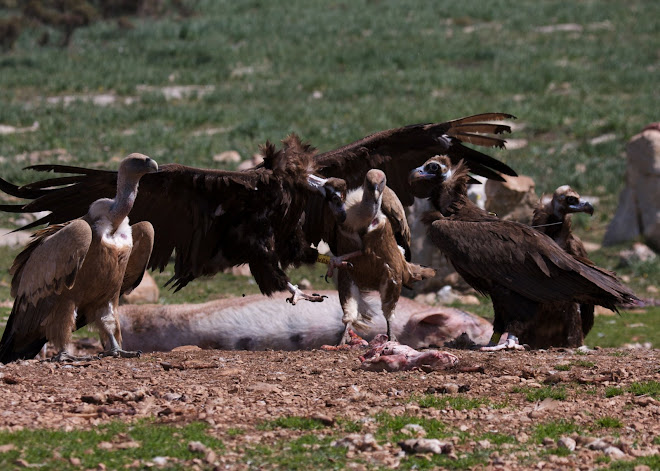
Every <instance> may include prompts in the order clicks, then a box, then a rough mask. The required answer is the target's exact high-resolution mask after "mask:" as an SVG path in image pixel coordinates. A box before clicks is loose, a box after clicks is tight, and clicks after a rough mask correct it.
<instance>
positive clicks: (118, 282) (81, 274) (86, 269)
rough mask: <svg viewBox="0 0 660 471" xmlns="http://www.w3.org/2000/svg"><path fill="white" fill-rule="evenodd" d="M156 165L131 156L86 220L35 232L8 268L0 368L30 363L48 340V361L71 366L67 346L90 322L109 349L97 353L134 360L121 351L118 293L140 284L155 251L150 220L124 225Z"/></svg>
mask: <svg viewBox="0 0 660 471" xmlns="http://www.w3.org/2000/svg"><path fill="white" fill-rule="evenodd" d="M157 170H158V165H157V164H156V162H155V161H154V160H152V159H150V158H149V157H147V156H145V155H142V154H131V155H129V156H128V157H126V158H125V159H124V160H123V161H122V162H121V164H120V166H119V172H118V177H117V183H116V195H115V197H114V199H108V198H102V199H98V200H96V201H94V202H93V203H92V204H91V206H90V207H89V210H88V211H87V214H85V215H84V216H83V217H82V218H80V219H75V220H73V221H70V222H65V223H62V224H54V225H51V226H48V227H46V228H45V229H42V230H40V231H37V232H36V233H35V234H34V235H33V240H32V241H31V242H30V243H29V244H28V245H27V247H26V248H25V249H24V250H23V251H22V252H21V253H19V254H18V256H17V257H16V259H15V260H14V263H13V265H12V267H11V269H10V273H11V274H12V275H13V278H12V282H11V294H12V296H14V297H15V298H16V299H15V301H14V306H13V308H12V311H11V315H10V316H9V320H8V322H7V326H6V328H5V332H4V335H3V336H2V340H1V341H0V362H3V363H7V362H10V361H14V360H18V359H28V358H34V356H35V355H37V353H39V351H40V350H41V348H42V347H43V346H44V344H45V343H46V342H47V341H50V342H52V343H53V344H54V345H55V347H56V348H57V349H58V354H57V355H56V356H55V357H53V360H58V361H63V360H75V359H76V357H73V356H71V355H69V353H68V352H67V348H68V347H69V344H70V343H71V334H72V332H73V331H74V330H76V329H78V328H81V327H83V326H85V325H87V324H88V323H93V324H94V325H95V326H96V328H97V329H98V330H99V332H100V334H101V337H102V339H103V340H104V344H105V346H106V348H107V350H106V351H105V352H103V353H102V355H113V356H122V357H131V356H136V355H139V352H127V351H124V350H122V349H121V331H120V329H119V322H118V319H117V317H116V316H117V306H118V302H119V295H120V294H121V293H124V292H128V291H131V290H132V289H133V288H135V287H136V286H137V285H138V284H139V283H140V280H141V279H142V276H143V274H144V270H145V268H146V266H147V262H148V261H149V256H150V254H151V248H152V246H153V238H154V230H153V227H152V226H151V224H150V223H149V222H146V221H144V222H139V223H137V224H135V225H133V226H130V225H129V222H128V217H127V216H128V214H129V213H130V211H131V208H132V207H133V203H134V201H135V199H136V196H137V192H138V182H139V180H140V177H142V176H143V175H146V174H148V173H153V172H156V171H157Z"/></svg>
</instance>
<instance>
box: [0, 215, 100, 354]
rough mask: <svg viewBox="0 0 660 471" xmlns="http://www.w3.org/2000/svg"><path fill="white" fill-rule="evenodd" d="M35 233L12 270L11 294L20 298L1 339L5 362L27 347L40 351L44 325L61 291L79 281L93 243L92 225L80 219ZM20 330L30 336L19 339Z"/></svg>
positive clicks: (42, 342) (0, 348)
mask: <svg viewBox="0 0 660 471" xmlns="http://www.w3.org/2000/svg"><path fill="white" fill-rule="evenodd" d="M33 237H34V240H32V241H31V242H30V243H29V244H28V246H27V247H26V248H25V249H24V250H23V251H22V252H21V253H19V254H18V256H17V257H16V259H15V260H14V263H13V265H12V267H11V269H10V270H9V272H10V274H12V275H13V278H12V283H11V294H12V296H14V297H15V298H16V299H15V301H14V306H13V308H12V311H11V315H10V316H9V320H8V321H7V326H6V327H5V332H4V334H3V336H2V340H1V341H0V362H3V363H6V362H8V361H12V360H14V359H16V358H22V356H21V352H23V351H26V352H27V351H30V352H34V351H36V352H38V351H39V349H40V348H41V347H42V346H43V344H44V343H45V341H46V339H45V337H44V333H43V326H44V324H45V323H47V322H48V321H49V317H50V316H51V315H52V314H53V312H52V308H53V306H54V302H55V300H56V298H57V297H58V295H59V294H60V293H61V292H62V291H63V290H64V289H65V288H71V287H73V285H74V284H75V281H76V275H77V274H78V271H79V270H80V268H81V267H82V264H83V262H84V260H85V256H86V255H87V251H88V250H89V247H90V245H91V243H92V229H91V227H90V226H89V224H87V222H85V221H83V220H81V219H76V220H74V221H71V222H70V223H68V224H58V225H54V226H49V227H47V228H45V229H42V230H41V231H38V232H37V233H35V234H34V236H33ZM16 332H23V333H27V335H28V336H29V338H21V339H15V338H14V336H15V333H16ZM15 342H16V343H18V344H19V345H17V346H16V347H18V348H15Z"/></svg>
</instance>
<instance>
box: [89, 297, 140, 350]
mask: <svg viewBox="0 0 660 471" xmlns="http://www.w3.org/2000/svg"><path fill="white" fill-rule="evenodd" d="M117 301H118V298H117V299H115V302H114V303H108V306H107V308H106V309H99V310H98V311H97V312H96V313H95V314H96V327H97V328H98V329H99V332H100V334H101V337H102V339H103V345H104V346H105V348H106V350H105V351H103V352H101V353H99V358H103V357H119V358H135V357H139V356H140V355H141V354H142V352H141V351H140V350H138V351H136V352H129V351H126V350H122V348H121V330H120V326H119V320H118V318H117V315H116V312H117V304H118V302H117Z"/></svg>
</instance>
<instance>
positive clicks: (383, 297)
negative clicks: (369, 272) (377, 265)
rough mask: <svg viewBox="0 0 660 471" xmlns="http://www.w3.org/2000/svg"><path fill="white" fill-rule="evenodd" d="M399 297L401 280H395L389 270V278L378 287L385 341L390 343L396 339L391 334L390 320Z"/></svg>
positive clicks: (398, 278) (392, 333)
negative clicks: (383, 320)
mask: <svg viewBox="0 0 660 471" xmlns="http://www.w3.org/2000/svg"><path fill="white" fill-rule="evenodd" d="M399 296H401V278H400V277H396V278H395V277H394V273H393V272H392V270H390V276H388V277H387V279H386V280H385V281H384V282H383V283H382V284H381V287H380V302H381V305H382V308H383V316H385V321H386V322H387V339H388V340H389V341H391V342H396V337H395V335H394V332H392V318H393V317H394V309H395V308H396V303H397V301H398V300H399Z"/></svg>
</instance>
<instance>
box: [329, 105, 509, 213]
mask: <svg viewBox="0 0 660 471" xmlns="http://www.w3.org/2000/svg"><path fill="white" fill-rule="evenodd" d="M505 119H514V116H512V115H509V114H505V113H483V114H478V115H474V116H468V117H465V118H460V119H455V120H452V121H447V122H445V123H430V124H415V125H410V126H405V127H402V128H398V129H389V130H387V131H381V132H377V133H375V134H372V135H370V136H367V137H365V138H363V139H360V140H358V141H355V142H353V143H351V144H348V145H345V146H343V147H340V148H339V149H335V150H332V151H329V152H325V153H323V154H319V155H317V156H316V164H317V166H318V167H319V170H318V172H319V173H320V174H322V175H324V176H326V177H338V178H343V179H344V180H346V183H347V184H348V188H349V189H351V188H356V187H358V186H360V185H362V182H363V181H364V177H365V175H366V173H367V172H368V171H369V170H370V169H372V168H380V169H381V170H383V171H384V172H385V174H386V176H387V184H388V186H389V187H391V188H392V189H393V190H394V192H395V193H396V194H397V196H398V197H399V199H400V200H401V202H402V203H403V205H405V206H410V205H411V204H412V203H413V200H414V198H413V196H412V193H411V192H410V185H409V184H408V172H410V170H412V169H413V168H415V167H418V166H420V165H422V164H423V163H424V162H425V161H426V160H427V159H429V158H430V157H432V156H434V155H436V154H445V155H448V156H449V157H450V158H451V161H452V163H454V164H456V163H458V162H459V161H460V160H461V159H463V160H465V162H466V164H467V166H468V168H469V169H470V171H471V172H472V173H475V174H477V175H481V176H483V177H486V178H492V179H495V180H503V178H502V176H501V175H500V174H504V175H512V176H515V175H516V172H515V171H514V170H513V169H512V168H510V167H509V166H508V165H506V164H504V163H502V162H500V161H499V160H497V159H495V158H493V157H490V156H488V155H486V154H482V153H481V152H479V151H477V150H474V149H472V148H470V147H467V146H465V145H463V143H469V144H473V145H477V146H485V147H504V145H505V142H506V141H505V140H504V139H501V138H499V137H495V136H490V135H488V134H501V133H503V132H511V128H510V127H509V126H507V125H504V124H494V123H491V122H490V121H502V120H505Z"/></svg>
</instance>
